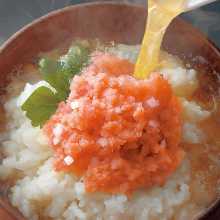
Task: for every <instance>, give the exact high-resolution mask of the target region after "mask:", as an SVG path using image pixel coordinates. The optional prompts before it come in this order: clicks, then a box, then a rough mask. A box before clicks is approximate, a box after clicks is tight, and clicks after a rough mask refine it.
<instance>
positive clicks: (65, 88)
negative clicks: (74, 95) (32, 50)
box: [39, 43, 89, 100]
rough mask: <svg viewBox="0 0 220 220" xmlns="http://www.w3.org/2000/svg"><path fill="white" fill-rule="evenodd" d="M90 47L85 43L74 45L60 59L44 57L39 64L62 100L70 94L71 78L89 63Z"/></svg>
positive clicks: (45, 77)
mask: <svg viewBox="0 0 220 220" xmlns="http://www.w3.org/2000/svg"><path fill="white" fill-rule="evenodd" d="M88 59H89V47H88V46H87V45H86V44H85V43H84V44H82V43H77V44H75V45H74V46H72V47H71V48H70V49H69V51H68V53H67V54H66V55H65V56H63V57H61V58H60V59H59V60H51V59H49V58H43V59H41V60H40V63H39V66H40V71H41V73H42V76H43V78H44V80H45V81H47V82H48V83H49V84H50V85H51V86H52V87H54V88H55V89H56V90H57V96H58V98H59V99H60V100H65V99H66V97H67V96H68V94H69V92H70V91H69V87H70V80H71V79H72V78H73V76H74V75H75V74H78V73H79V72H80V71H81V70H82V68H83V67H84V66H85V65H86V64H87V63H88Z"/></svg>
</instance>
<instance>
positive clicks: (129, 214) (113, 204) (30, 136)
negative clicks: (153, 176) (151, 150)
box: [0, 47, 210, 220]
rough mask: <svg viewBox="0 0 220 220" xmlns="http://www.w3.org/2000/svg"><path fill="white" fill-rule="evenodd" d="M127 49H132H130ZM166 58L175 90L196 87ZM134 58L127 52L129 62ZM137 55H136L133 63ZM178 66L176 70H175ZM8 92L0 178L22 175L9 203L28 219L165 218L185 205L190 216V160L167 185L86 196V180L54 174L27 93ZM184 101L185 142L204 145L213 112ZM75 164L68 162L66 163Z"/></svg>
mask: <svg viewBox="0 0 220 220" xmlns="http://www.w3.org/2000/svg"><path fill="white" fill-rule="evenodd" d="M126 50H127V51H129V50H131V49H127V47H126ZM127 51H126V53H125V54H127V53H128V52H127ZM123 53H124V52H123V51H121V52H120V56H122V57H123ZM165 56H167V59H169V60H172V62H173V64H172V65H173V66H171V69H165V70H163V69H162V70H161V72H164V75H165V76H166V77H167V78H168V80H169V82H170V83H171V84H172V86H173V87H174V88H178V87H181V88H182V87H184V86H185V85H186V83H188V80H190V81H191V82H192V83H193V82H195V81H196V80H197V79H196V72H195V71H194V70H185V69H183V66H180V64H179V61H175V59H174V58H173V57H171V56H170V55H165ZM129 57H130V56H129V55H128V54H127V55H126V58H129ZM134 57H135V55H133V56H132V59H135V58H134ZM174 61H175V62H174ZM170 62H171V61H170ZM174 66H175V67H176V69H173V68H174ZM24 77H25V75H24V76H23V77H20V78H18V79H17V80H14V82H12V84H11V85H10V88H13V87H16V85H18V84H19V83H20V84H21V83H22V82H24ZM23 86H24V83H23ZM25 88H26V93H27V94H29V91H27V90H28V89H29V88H30V89H32V88H33V86H32V87H30V86H28V87H27V86H26V87H25ZM34 88H35V87H34ZM9 93H10V94H12V95H11V96H10V94H9V97H8V100H7V102H6V103H5V110H6V112H7V119H8V123H7V129H6V132H5V133H4V134H0V139H1V138H2V139H3V140H4V141H3V142H2V149H3V151H4V154H5V159H3V161H2V164H1V165H0V177H1V178H2V179H5V178H8V177H10V176H12V175H14V174H15V173H19V174H20V175H21V176H22V177H20V178H19V179H18V180H17V182H16V184H15V185H14V186H13V187H12V189H11V193H10V200H11V202H12V204H13V205H14V206H15V207H17V208H18V209H19V210H20V211H21V212H22V213H23V215H24V216H25V217H26V218H27V219H31V220H40V219H41V220H42V219H48V218H53V219H56V220H93V219H94V220H119V219H120V220H130V219H131V220H151V219H152V220H155V219H160V220H166V219H170V218H171V217H172V216H177V215H178V213H177V211H176V210H178V207H180V206H181V207H184V205H185V207H186V208H185V212H183V211H182V212H181V216H187V205H186V204H187V201H188V200H189V199H190V185H189V182H190V162H189V161H188V159H187V157H186V159H185V161H184V162H183V163H182V165H181V167H180V168H179V169H178V170H177V171H176V172H175V174H174V175H172V176H171V177H170V179H169V180H168V181H167V183H166V184H165V185H164V186H163V187H154V188H152V189H150V190H139V191H137V192H136V193H135V194H134V195H133V196H132V197H131V198H128V197H127V196H125V195H108V194H104V193H92V194H89V193H86V192H85V189H84V184H83V180H82V179H79V178H77V177H75V176H73V175H70V174H66V173H63V172H55V171H54V170H53V167H52V156H53V153H52V151H51V149H50V147H49V146H48V143H47V138H46V137H45V136H44V134H43V133H42V130H41V129H40V128H34V127H32V125H31V123H30V121H29V120H28V119H27V118H26V117H25V115H24V114H23V112H22V111H21V109H20V107H19V106H20V103H21V100H23V97H24V93H23V94H22V98H21V96H20V97H19V96H18V95H15V93H14V92H13V91H12V89H9ZM25 97H26V96H25ZM182 103H183V107H184V115H185V116H186V117H185V120H186V122H185V125H184V134H183V139H184V141H186V142H190V143H199V142H200V141H201V140H203V138H204V135H203V133H202V131H201V130H200V129H199V128H198V126H197V123H198V122H199V121H201V120H203V119H205V118H206V117H209V114H210V113H209V112H207V111H204V110H203V109H202V108H201V107H199V106H198V105H197V104H196V103H194V102H193V103H192V102H188V101H187V100H186V99H182ZM74 107H75V105H74ZM151 124H152V126H156V125H155V123H153V122H151ZM61 130H62V129H61V128H60V127H59V128H56V129H55V132H56V133H57V136H59V135H60V132H62V131H61ZM100 141H101V140H100ZM103 144H104V143H103ZM72 160H73V158H72ZM72 160H71V158H66V162H67V163H71V162H72ZM179 216H180V215H179ZM179 219H181V218H180V217H179ZM186 219H187V218H186Z"/></svg>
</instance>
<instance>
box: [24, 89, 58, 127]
mask: <svg viewBox="0 0 220 220" xmlns="http://www.w3.org/2000/svg"><path fill="white" fill-rule="evenodd" d="M58 103H59V99H58V98H57V96H56V94H54V93H53V91H52V90H51V89H49V88H47V87H45V86H41V87H39V88H37V89H36V90H35V91H34V92H33V93H32V94H31V95H30V96H29V98H28V99H27V100H26V101H25V103H24V104H23V105H22V106H21V109H22V110H23V111H25V112H26V116H27V117H28V118H29V119H30V120H31V124H32V125H33V126H34V127H37V126H40V127H42V126H43V124H44V123H45V122H46V121H47V120H48V119H49V118H50V116H51V115H52V114H53V113H54V112H55V111H56V109H57V105H58Z"/></svg>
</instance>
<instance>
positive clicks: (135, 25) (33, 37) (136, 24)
mask: <svg viewBox="0 0 220 220" xmlns="http://www.w3.org/2000/svg"><path fill="white" fill-rule="evenodd" d="M145 20H146V9H144V8H142V7H139V6H134V5H129V4H117V3H92V4H81V5H76V6H72V7H68V8H64V9H62V10H58V11H55V12H52V13H50V14H48V15H46V16H44V17H42V18H40V19H38V20H36V21H34V22H33V23H31V24H29V25H28V26H26V27H24V28H23V29H21V30H20V31H18V32H17V33H16V34H15V35H13V36H12V37H11V38H10V39H9V40H8V41H7V42H6V43H5V44H4V45H3V46H2V47H1V48H0V95H1V94H3V93H4V89H5V87H6V85H7V83H8V82H9V79H10V76H11V75H12V74H13V69H15V68H16V67H18V66H23V65H25V64H27V63H30V62H32V61H33V60H34V59H35V58H36V57H37V56H38V54H39V53H42V52H47V51H50V50H52V49H55V48H57V47H59V46H61V45H62V44H63V42H65V43H66V44H69V43H70V42H71V41H72V40H73V39H75V38H85V39H88V38H89V39H91V38H95V39H96V38H98V39H100V40H101V41H104V42H109V41H115V42H118V43H125V44H138V43H140V42H141V39H142V37H143V33H144V28H145ZM163 48H164V49H165V50H167V51H168V52H169V53H171V54H174V55H177V56H179V57H180V58H181V59H182V60H184V62H186V63H190V64H191V65H192V66H193V67H194V68H196V69H198V70H199V71H200V72H204V73H205V74H206V75H205V76H206V80H205V81H204V82H202V88H203V89H204V90H207V92H209V87H210V86H212V87H213V88H214V90H215V89H218V88H219V86H220V85H219V83H218V81H217V78H216V77H217V75H218V73H219V72H220V53H219V50H218V49H217V48H216V47H215V46H214V45H213V44H212V43H211V42H210V41H209V40H208V39H207V38H206V37H205V36H203V35H202V34H201V33H200V32H199V31H198V30H196V29H195V28H193V27H192V26H191V25H190V24H187V23H186V22H184V21H183V20H181V19H179V18H177V19H175V20H174V22H173V23H172V24H171V26H170V27H169V29H168V31H167V33H166V36H165V39H164V41H163ZM219 76H220V75H219ZM0 192H1V193H0V219H2V220H21V219H23V220H24V218H23V217H22V216H21V214H20V213H19V212H18V211H17V210H16V209H14V208H12V207H11V205H10V204H9V203H8V199H7V192H8V183H5V182H1V183H0ZM21 199H22V198H21ZM219 208H220V207H219ZM210 210H211V211H210ZM203 219H207V220H208V219H209V220H211V219H213V220H214V219H215V220H216V219H220V212H219V209H218V202H217V201H216V202H215V204H213V205H212V207H209V208H208V209H207V210H205V212H204V215H203Z"/></svg>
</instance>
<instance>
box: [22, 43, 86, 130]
mask: <svg viewBox="0 0 220 220" xmlns="http://www.w3.org/2000/svg"><path fill="white" fill-rule="evenodd" d="M89 53H90V49H89V45H88V43H86V42H78V43H76V44H74V45H73V46H72V47H71V48H70V49H69V51H68V53H67V54H66V55H64V56H62V57H61V58H60V59H58V60H53V59H50V58H42V59H41V60H40V62H39V68H40V72H41V74H42V76H43V79H44V80H45V81H46V82H48V83H49V84H50V85H51V86H52V87H53V88H54V89H55V90H56V93H55V94H54V93H53V92H52V91H51V89H49V88H47V87H45V86H41V87H39V88H37V89H36V90H35V91H34V92H33V93H32V94H31V96H30V97H28V99H27V100H26V101H25V103H24V104H23V105H22V110H23V111H26V116H27V117H28V118H29V119H30V120H31V122H32V125H33V126H35V127H36V126H41V127H42V126H43V125H44V123H45V122H46V121H47V120H48V119H49V118H50V117H51V115H52V114H53V113H54V112H55V111H56V109H57V106H58V103H59V102H61V101H65V100H66V98H67V96H68V95H69V93H70V80H71V79H72V78H73V76H74V75H75V74H78V73H80V71H81V70H82V68H83V67H84V66H85V65H86V64H88V60H89Z"/></svg>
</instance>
